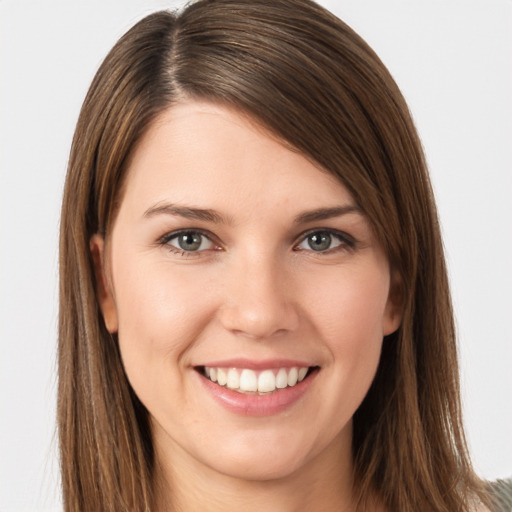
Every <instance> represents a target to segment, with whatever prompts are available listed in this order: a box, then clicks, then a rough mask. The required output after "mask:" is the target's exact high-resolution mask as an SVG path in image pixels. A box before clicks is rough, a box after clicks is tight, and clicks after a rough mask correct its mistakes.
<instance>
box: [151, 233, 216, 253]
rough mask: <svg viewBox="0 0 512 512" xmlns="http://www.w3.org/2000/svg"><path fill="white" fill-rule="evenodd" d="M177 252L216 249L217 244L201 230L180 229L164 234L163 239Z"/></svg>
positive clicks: (162, 241) (163, 242)
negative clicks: (176, 231)
mask: <svg viewBox="0 0 512 512" xmlns="http://www.w3.org/2000/svg"><path fill="white" fill-rule="evenodd" d="M160 242H161V243H162V245H166V246H168V247H169V249H171V250H172V251H175V252H200V251H208V250H212V249H215V248H216V247H217V246H216V245H215V244H214V243H213V242H212V241H211V240H210V239H209V238H208V237H207V236H206V235H205V234H203V233H201V232H200V231H180V232H178V233H170V234H168V235H166V236H164V237H163V238H162V239H161V241H160Z"/></svg>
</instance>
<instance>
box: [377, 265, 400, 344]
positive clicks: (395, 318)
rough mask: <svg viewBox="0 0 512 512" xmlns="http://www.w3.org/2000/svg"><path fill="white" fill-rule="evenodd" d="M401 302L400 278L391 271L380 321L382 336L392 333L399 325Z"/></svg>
mask: <svg viewBox="0 0 512 512" xmlns="http://www.w3.org/2000/svg"><path fill="white" fill-rule="evenodd" d="M403 302H404V301H403V292H402V279H401V278H400V276H399V275H398V273H397V272H392V273H391V283H390V287H389V295H388V301H387V303H386V309H385V310H384V318H383V322H382V333H383V335H384V336H387V335H388V334H392V333H394V332H395V331H396V330H397V329H398V328H399V327H400V324H401V323H402V316H403V309H404V304H403Z"/></svg>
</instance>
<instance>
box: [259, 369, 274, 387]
mask: <svg viewBox="0 0 512 512" xmlns="http://www.w3.org/2000/svg"><path fill="white" fill-rule="evenodd" d="M275 389H276V377H275V375H274V372H273V371H272V370H265V371H263V372H261V373H260V376H259V377H258V391H259V392H260V393H269V392H270V391H275Z"/></svg>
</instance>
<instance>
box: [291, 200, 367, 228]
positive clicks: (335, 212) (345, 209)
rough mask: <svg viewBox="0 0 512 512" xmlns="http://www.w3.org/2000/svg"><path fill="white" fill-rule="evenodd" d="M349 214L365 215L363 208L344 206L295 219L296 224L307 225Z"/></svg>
mask: <svg viewBox="0 0 512 512" xmlns="http://www.w3.org/2000/svg"><path fill="white" fill-rule="evenodd" d="M348 213H358V214H360V215H362V214H363V212H362V210H361V208H359V207H358V206H356V205H352V204H348V205H344V206H333V207H331V208H318V209H316V210H311V211H307V212H304V213H301V214H300V215H297V217H295V221H294V222H295V224H307V223H308V222H317V221H319V220H326V219H331V218H333V217H340V216H341V215H347V214H348Z"/></svg>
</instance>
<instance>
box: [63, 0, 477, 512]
mask: <svg viewBox="0 0 512 512" xmlns="http://www.w3.org/2000/svg"><path fill="white" fill-rule="evenodd" d="M183 99H192V100H194V99H198V100H206V101H211V102H213V103H216V104H221V105H226V106H230V107H233V108H236V109H238V110H239V111H242V112H244V113H246V114H248V115H249V116H250V117H251V118H254V119H256V120H257V121H258V122H259V123H260V124H261V125H262V126H263V127H265V128H267V129H269V130H270V131H271V132H272V133H273V134H275V135H276V136H277V137H279V138H280V139H281V140H283V141H286V142H287V143H288V144H290V145H291V146H292V147H294V148H295V149H296V150H297V151H299V152H301V153H302V154H303V155H305V156H306V157H307V158H310V159H311V160H312V161H314V162H316V163H318V164H320V165H321V166H322V167H324V168H325V169H327V170H328V171H329V172H331V173H332V174H333V175H335V176H336V177H337V178H338V179H340V180H341V181H342V182H343V184H344V185H345V186H346V187H347V188H348V189H349V191H350V193H351V194H352V196H353V197H354V199H355V201H356V202H357V203H358V205H359V206H360V207H361V209H362V210H363V211H364V212H365V214H366V215H367V217H368V219H369V220H370V222H371V224H372V226H373V228H374V230H375V233H376V235H377V237H378V239H379V241H380V242H381V243H382V245H383V247H384V248H385V251H386V253H387V255H388V258H389V261H390V264H391V267H392V268H393V271H394V272H396V274H397V275H398V276H399V282H400V291H399V293H400V294H401V298H402V303H403V308H404V313H403V321H402V325H401V327H400V328H399V330H398V331H397V332H396V333H394V334H392V335H390V336H388V337H387V338H386V339H385V340H384V345H383V351H382V356H381V361H380V365H379V369H378V371H377V375H376V377H375V380H374V382H373V384H372V386H371V389H370V391H369V392H368V395H367V396H366V398H365V399H364V401H363V403H362V404H361V406H360V408H359V409H358V410H357V412H356V414H355V416H354V429H353V430H354V438H353V457H354V462H355V482H356V491H357V493H358V496H359V502H360V504H361V507H362V508H364V505H365V503H364V502H365V497H366V496H370V495H372V494H374V493H377V495H378V496H379V498H380V499H381V500H382V501H383V503H384V504H385V505H386V506H387V507H388V509H389V510H404V511H405V510H422V511H435V512H456V511H460V512H462V511H467V510H469V509H470V505H471V500H473V499H476V498H478V499H481V500H484V501H485V494H484V490H483V486H482V484H481V483H480V481H479V480H478V478H477V477H476V476H475V475H474V473H473V470H472V468H471V465H470V462H469V457H468V454H467V449H466V443H465V440H464V433H463V429H462V420H461V406H460V398H459V383H458V367H457V351H456V343H455V332H454V324H453V313H452V307H451V301H450V294H449V287H448V279H447V273H446V268H445V263H444V255H443V247H442V242H441V236H440V230H439V225H438V220H437V213H436V209H435V204H434V200H433V195H432V190H431V186H430V183H429V178H428V173H427V169H426V164H425V159H424V156H423V152H422V148H421V143H420V141H419V138H418V136H417V133H416V130H415V128H414V125H413V122H412V119H411V116H410V114H409V111H408V108H407V106H406V103H405V101H404V99H403V97H402V95H401V93H400V91H399V89H398V87H397V86H396V84H395V82H394V81H393V79H392V78H391V76H390V74H389V72H388V71H387V69H386V68H385V66H384V65H383V64H382V62H381V61H380V60H379V58H378V57H377V56H376V55H375V53H374V52H373V51H372V50H371V49H370V48H369V46H368V45H367V44H366V43H365V42H364V41H363V40H362V39H361V38H360V37H359V36H358V35H357V34H355V33H354V32H353V31H352V30H351V29H350V28H349V27H348V26H347V25H345V24H344V23H343V22H341V21H340V20H339V19H338V18H336V17H335V16H334V15H332V14H331V13H329V12H328V11H326V10H325V9H323V8H322V7H320V6H318V5H316V4H314V3H313V2H311V1H309V0H254V1H253V0H251V1H241V0H215V1H209V0H200V1H198V2H195V3H193V4H191V5H189V6H188V7H187V8H186V9H184V10H183V11H182V12H181V13H180V14H175V13H171V12H159V13H155V14H152V15H150V16H148V17H146V18H144V19H143V20H142V21H140V22H139V23H137V24H136V25H135V26H134V27H133V28H132V29H131V30H130V31H128V32H127V33H126V34H125V35H124V36H123V37H122V38H121V39H120V40H119V42H118V43H117V44H116V45H115V46H114V48H113V49H112V50H111V51H110V53H109V54H108V56H107V57H106V59H105V61H104V62H103V64H102V65H101V67H100V68H99V70H98V72H97V74H96V76H95V78H94V80H93V82H92V85H91V87H90V89H89V92H88V94H87V97H86V99H85V101H84V104H83V107H82V110H81V113H80V117H79V120H78V124H77V128H76V132H75V136H74V140H73V145H72V149H71V154H70V160H69V168H68V175H67V179H66V185H65V191H64V199H63V206H62V220H61V235H60V317H59V389H58V425H59V435H60V450H61V466H62V482H63V494H64V507H65V510H66V511H67V512H70V511H89V510H102V511H105V512H107V511H116V512H119V511H134V510H137V511H150V510H151V509H152V506H153V487H154V468H155V456H154V453H153V446H152V441H151V434H150V428H149V420H148V413H147V411H146V409H145V408H144V406H143V405H142V404H141V403H140V401H139V400H138V398H137V397H136V395H135V394H134V392H133V390H132V389H131V387H130V385H129V383H128V380H127V378H126V375H125V373H124V369H123V364H122V360H121V356H120V353H119V348H118V344H117V339H116V336H115V335H114V336H112V335H111V334H110V333H109V332H108V331H107V329H106V328H105V325H104V323H103V320H102V317H101V312H100V309H99V307H98V302H97V299H96V290H95V278H94V265H93V261H92V256H91V254H90V251H89V240H90V239H91V237H92V236H93V235H94V234H95V233H100V234H101V235H103V236H105V237H107V239H108V235H109V232H110V230H111V227H112V223H113V222H114V219H115V215H116V212H117V209H118V207H119V203H120V201H121V199H122V186H123V181H124V179H125V175H126V168H127V164H128V162H129V158H130V155H131V153H132V152H133V150H134V148H135V147H136V145H137V142H138V141H139V140H140V138H141V136H142V135H143V134H144V133H145V131H146V130H147V128H148V127H149V126H150V125H151V123H152V122H153V121H154V120H155V119H156V118H157V116H158V115H159V114H160V113H162V112H163V111H164V110H166V109H167V108H170V107H171V106H172V105H173V104H175V103H176V102H179V101H182V100H183Z"/></svg>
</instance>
